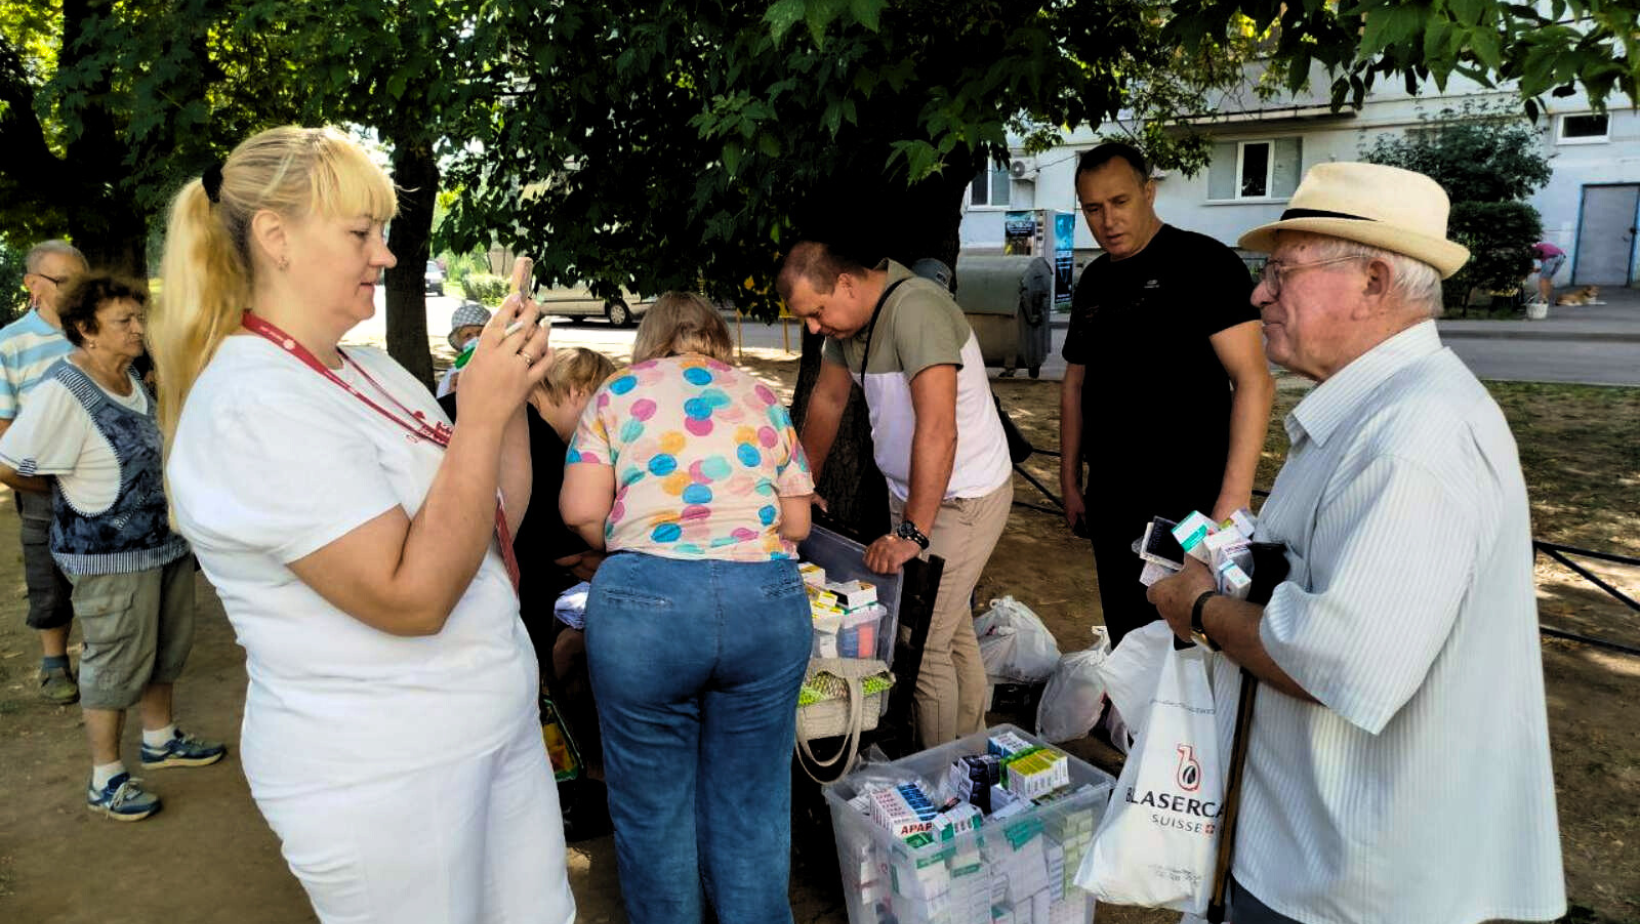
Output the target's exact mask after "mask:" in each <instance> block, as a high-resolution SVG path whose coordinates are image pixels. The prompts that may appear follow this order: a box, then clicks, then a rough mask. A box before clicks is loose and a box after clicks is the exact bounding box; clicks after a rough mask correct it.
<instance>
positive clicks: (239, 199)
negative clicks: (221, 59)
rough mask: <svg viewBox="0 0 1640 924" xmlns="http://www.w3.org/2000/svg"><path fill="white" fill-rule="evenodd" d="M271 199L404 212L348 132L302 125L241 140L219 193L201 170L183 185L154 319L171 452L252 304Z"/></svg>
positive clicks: (287, 208) (285, 210)
mask: <svg viewBox="0 0 1640 924" xmlns="http://www.w3.org/2000/svg"><path fill="white" fill-rule="evenodd" d="M264 209H266V210H269V211H273V212H276V213H278V214H280V215H283V216H285V217H287V218H291V219H296V220H300V219H303V218H306V217H307V216H309V215H313V214H320V215H327V216H344V215H345V216H352V215H369V216H371V217H372V218H374V219H375V220H377V221H387V220H388V219H390V218H392V217H393V216H394V215H395V214H397V212H398V194H397V191H396V190H395V189H394V188H393V181H392V180H390V179H388V177H387V174H386V173H385V172H384V171H383V170H382V168H381V167H380V166H378V165H376V164H375V163H374V162H373V161H371V159H370V156H369V155H368V154H366V153H365V151H364V149H363V148H361V147H359V145H358V144H357V143H356V142H354V141H353V140H352V139H351V138H349V137H348V136H347V135H345V134H343V133H342V132H340V131H337V130H336V129H334V128H301V127H298V126H294V125H287V126H284V127H282V128H270V129H268V130H267V131H264V132H261V133H259V134H256V135H254V136H252V137H250V138H248V139H246V140H245V141H243V142H241V143H240V145H239V146H238V147H237V148H234V151H233V153H232V154H230V155H228V159H227V160H226V161H225V162H223V164H222V167H221V184H220V186H219V187H218V189H217V197H216V201H214V202H213V201H211V198H210V197H209V196H208V195H206V192H205V187H204V183H203V182H202V181H201V180H192V181H190V182H189V183H188V184H187V185H186V186H184V187H182V191H181V192H179V193H177V197H176V199H175V200H174V201H173V202H172V204H171V216H170V222H169V224H168V225H167V227H166V230H165V256H164V258H163V259H162V261H161V264H160V274H161V289H160V296H159V298H158V299H157V300H156V305H155V308H154V311H153V313H152V316H151V317H150V319H149V323H148V344H149V352H150V353H151V354H152V355H153V357H154V370H155V374H156V375H157V377H158V379H159V424H160V430H161V432H162V433H163V434H164V436H165V452H166V456H167V457H169V455H170V451H171V444H172V442H173V441H174V440H175V439H176V433H177V425H178V422H179V421H180V420H181V418H182V409H183V406H184V405H185V404H186V403H187V401H188V393H189V392H190V391H191V390H192V389H193V387H194V383H195V382H197V381H198V380H199V376H200V375H201V374H202V373H203V372H204V371H205V367H206V366H207V365H209V364H210V362H211V358H212V357H214V356H215V355H216V351H217V348H218V347H220V346H221V345H222V341H223V340H224V339H225V338H226V337H227V336H228V335H229V334H232V333H233V332H234V331H236V330H238V329H239V328H240V327H241V326H242V319H243V317H244V312H245V310H246V309H247V308H250V307H251V294H252V288H253V286H252V283H253V280H254V278H255V275H256V261H255V258H253V257H252V254H251V240H250V235H251V227H250V226H251V219H252V218H253V217H254V216H255V215H256V214H257V213H258V212H260V211H262V210H264Z"/></svg>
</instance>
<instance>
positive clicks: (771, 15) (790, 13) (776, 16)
mask: <svg viewBox="0 0 1640 924" xmlns="http://www.w3.org/2000/svg"><path fill="white" fill-rule="evenodd" d="M804 6H805V4H804V3H803V0H780V2H778V3H776V4H774V5H773V6H770V7H769V11H768V12H767V13H764V14H763V21H764V22H766V23H768V24H769V35H770V36H771V37H773V38H774V40H775V41H776V42H779V41H780V40H781V39H783V38H785V37H786V33H787V32H790V31H791V28H792V26H795V25H797V24H798V23H799V22H801V21H802V20H803V14H804V12H805V11H804Z"/></svg>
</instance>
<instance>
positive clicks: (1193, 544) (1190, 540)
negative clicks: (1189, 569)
mask: <svg viewBox="0 0 1640 924" xmlns="http://www.w3.org/2000/svg"><path fill="white" fill-rule="evenodd" d="M1217 531H1218V527H1216V526H1215V525H1214V524H1213V521H1212V520H1209V519H1208V518H1207V517H1205V516H1203V515H1202V514H1201V513H1199V512H1197V511H1194V510H1192V511H1191V512H1190V515H1189V516H1187V517H1185V518H1184V519H1183V520H1180V521H1179V523H1178V525H1176V526H1174V527H1173V538H1174V539H1176V540H1178V543H1179V547H1180V548H1182V549H1184V553H1185V554H1186V555H1189V556H1191V557H1192V558H1195V559H1197V560H1199V561H1201V562H1202V563H1203V564H1208V565H1210V564H1212V563H1213V556H1212V555H1211V554H1209V553H1208V551H1207V548H1206V546H1204V545H1203V544H1202V543H1203V541H1204V540H1205V539H1206V538H1207V537H1208V536H1209V535H1210V534H1212V533H1214V532H1217Z"/></svg>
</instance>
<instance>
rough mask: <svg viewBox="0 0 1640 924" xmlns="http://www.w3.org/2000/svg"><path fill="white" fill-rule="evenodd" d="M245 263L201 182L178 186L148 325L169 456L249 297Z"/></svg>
mask: <svg viewBox="0 0 1640 924" xmlns="http://www.w3.org/2000/svg"><path fill="white" fill-rule="evenodd" d="M244 263H245V261H244V258H243V257H242V256H241V250H240V247H239V246H237V244H236V242H235V241H234V240H233V238H232V236H231V235H230V233H229V232H228V230H227V229H226V228H224V227H223V224H222V221H221V220H220V218H219V216H218V215H216V214H215V207H214V206H213V205H212V203H211V200H210V199H209V198H208V197H207V196H206V195H205V188H204V185H203V184H202V183H201V182H200V181H199V180H193V181H191V182H189V183H188V184H187V185H186V186H184V187H182V191H181V192H179V193H177V197H176V199H175V200H174V201H173V202H172V203H171V216H170V221H169V223H168V224H167V225H166V229H165V255H164V257H163V258H162V260H161V262H160V278H161V280H162V281H161V288H160V294H159V298H158V299H156V304H155V306H154V311H153V312H152V314H151V317H150V319H149V323H148V350H149V353H150V354H152V355H153V358H154V374H155V377H156V378H157V379H158V382H159V426H160V432H161V433H162V434H164V436H165V452H166V455H167V457H169V455H170V450H171V441H172V440H174V439H175V438H176V433H177V421H178V420H179V419H180V418H181V416H182V406H183V403H184V402H186V401H187V400H188V392H189V391H190V390H191V389H192V388H193V387H194V382H195V381H196V380H198V378H199V374H200V373H201V372H204V371H205V366H206V364H208V363H209V362H210V361H211V357H213V356H215V355H216V348H217V347H218V346H220V345H221V343H222V340H223V338H225V337H227V336H228V335H229V334H231V333H233V332H234V331H236V330H238V329H239V326H240V317H241V315H242V314H243V313H244V311H245V307H246V305H247V304H248V301H249V296H250V278H249V273H248V272H247V271H246V267H245V265H244Z"/></svg>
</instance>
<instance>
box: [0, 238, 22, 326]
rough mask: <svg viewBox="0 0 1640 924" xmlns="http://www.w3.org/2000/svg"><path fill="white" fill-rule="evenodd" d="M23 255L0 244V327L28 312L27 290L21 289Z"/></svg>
mask: <svg viewBox="0 0 1640 924" xmlns="http://www.w3.org/2000/svg"><path fill="white" fill-rule="evenodd" d="M23 256H24V255H23V254H21V253H19V252H17V251H15V250H12V249H11V248H9V247H7V246H5V245H4V244H0V292H3V293H4V296H3V297H0V326H3V325H6V324H10V323H11V322H12V321H15V320H17V319H18V318H19V317H22V315H23V312H24V311H27V310H28V290H27V289H24V288H23V268H24V267H23Z"/></svg>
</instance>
